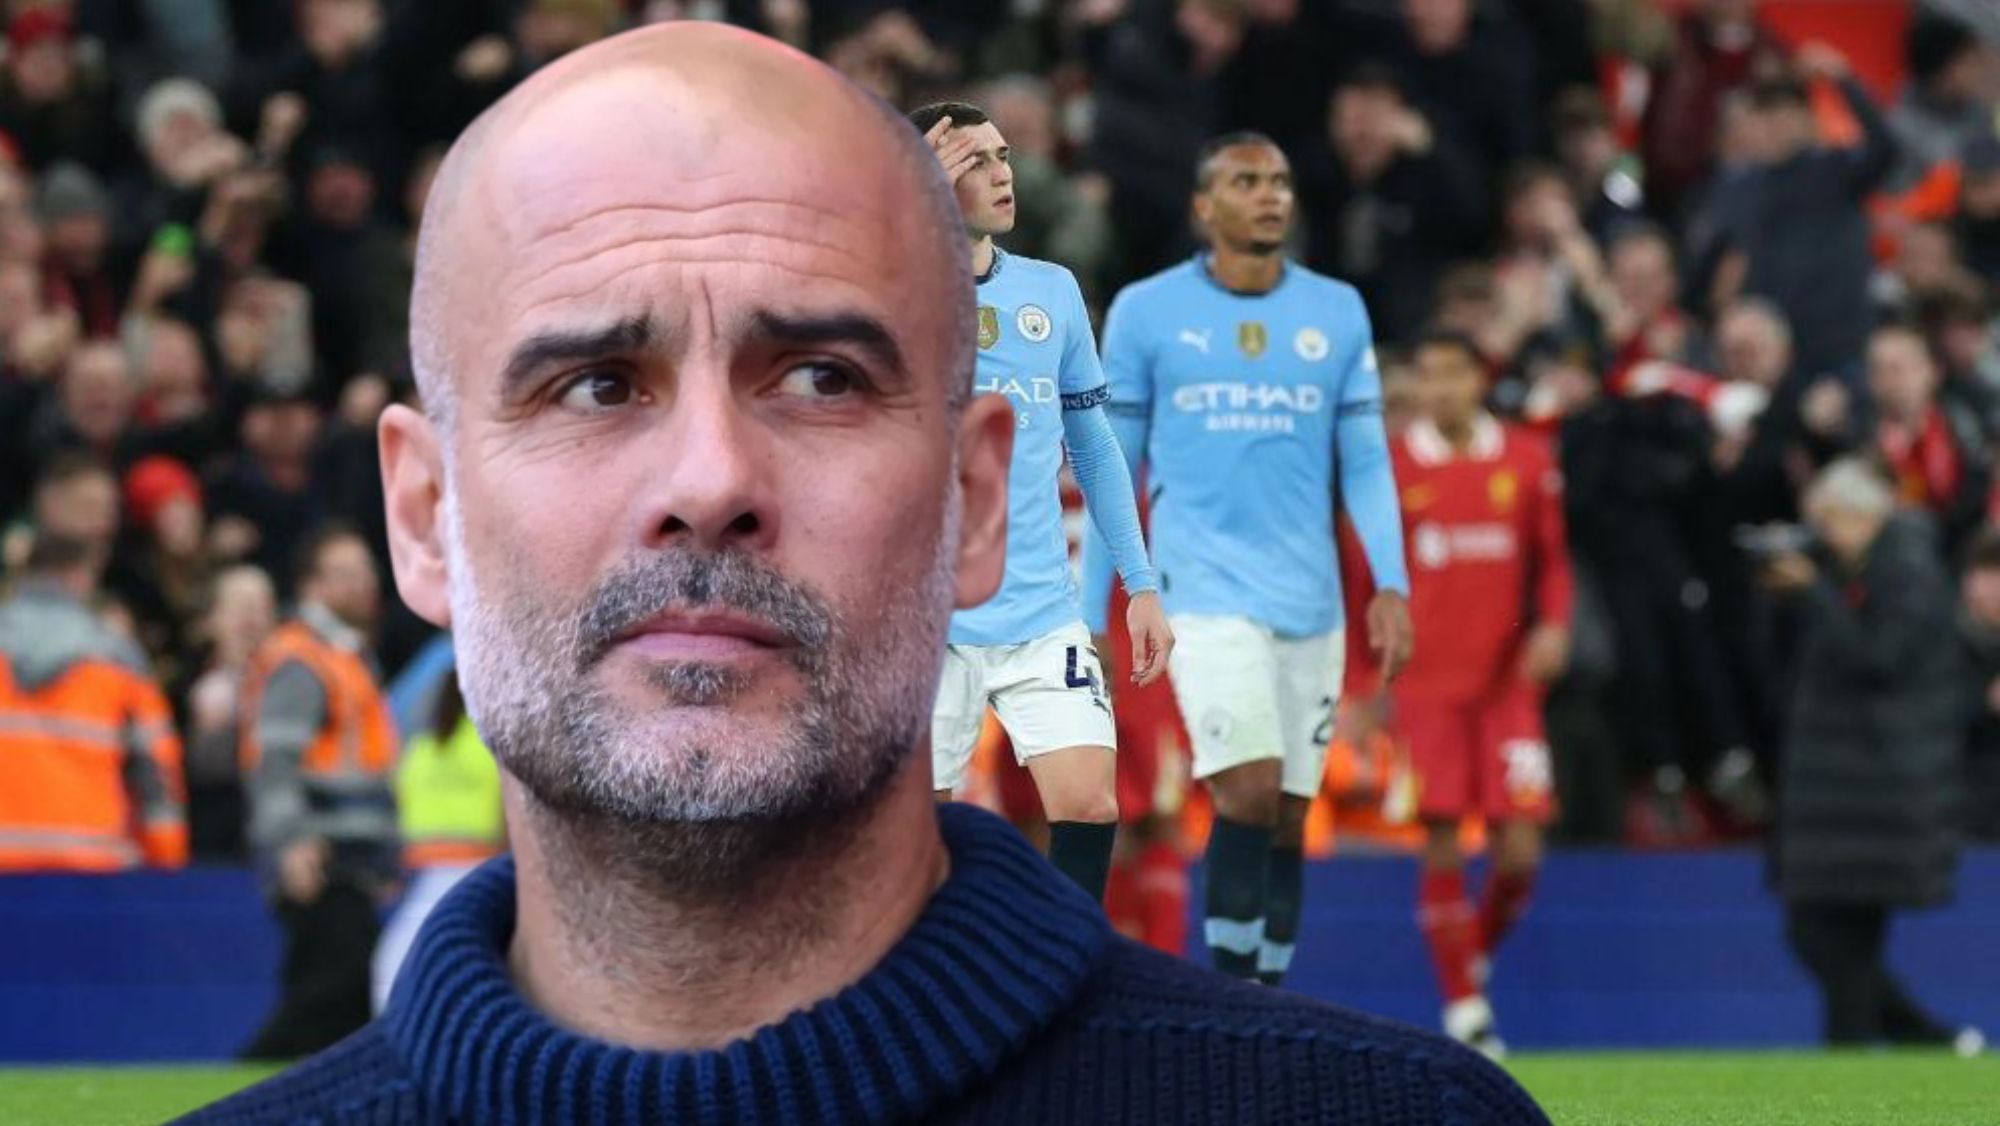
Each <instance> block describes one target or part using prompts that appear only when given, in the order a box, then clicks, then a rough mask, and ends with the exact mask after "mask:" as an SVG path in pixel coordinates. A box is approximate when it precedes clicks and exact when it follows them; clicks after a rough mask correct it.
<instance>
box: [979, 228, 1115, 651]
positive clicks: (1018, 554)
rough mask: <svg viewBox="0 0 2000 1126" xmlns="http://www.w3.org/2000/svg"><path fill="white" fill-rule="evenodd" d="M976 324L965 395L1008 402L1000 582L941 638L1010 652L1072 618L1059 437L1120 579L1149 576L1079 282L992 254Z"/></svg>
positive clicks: (1040, 265) (1049, 268)
mask: <svg viewBox="0 0 2000 1126" xmlns="http://www.w3.org/2000/svg"><path fill="white" fill-rule="evenodd" d="M978 316H979V360H978V367H977V370H976V372H975V375H974V377H973V382H974V390H975V391H978V392H980V393H995V394H1000V395H1004V396H1006V397H1007V399H1008V401H1009V402H1011V403H1012V404H1013V406H1014V419H1015V425H1016V429H1015V431H1014V457H1013V462H1012V464H1011V465H1010V466H1009V467H1008V474H1007V574H1006V578H1005V579H1004V580H1002V582H1001V584H1000V590H999V592H998V593H996V594H995V595H994V596H993V597H992V598H991V599H989V600H988V601H986V602H985V603H982V604H981V605H979V606H976V607H974V608H973V609H970V610H961V611H959V612H958V613H956V614H953V615H952V619H951V635H950V638H951V643H952V644H954V645H1014V644H1019V643H1021V642H1024V641H1032V640H1034V639H1036V638H1038V637H1042V636H1044V635H1047V634H1049V633H1053V632H1055V631H1056V630H1057V629H1060V628H1062V627H1063V626H1066V625H1069V624H1071V623H1074V622H1076V621H1077V620H1078V619H1079V618H1080V617H1081V608H1080V607H1079V605H1078V602H1077V586H1076V577H1075V573H1074V571H1073V569H1072V568H1071V567H1070V562H1069V542H1068V539H1067V538H1066V537H1065V536H1064V534H1063V522H1062V497H1061V494H1060V491H1059V478H1060V475H1061V473H1062V464H1063V453H1064V440H1065V436H1066V435H1067V436H1068V437H1069V438H1070V440H1071V441H1077V440H1078V439H1079V438H1081V444H1080V445H1079V447H1078V448H1077V449H1075V450H1072V451H1071V452H1072V455H1073V460H1074V461H1075V462H1076V466H1075V468H1076V472H1077V481H1078V484H1079V486H1081V487H1082V489H1083V492H1084V501H1085V504H1086V506H1087V507H1088V508H1089V509H1090V510H1091V513H1092V517H1093V519H1095V520H1096V521H1098V522H1099V523H1101V524H1104V525H1105V527H1106V530H1108V531H1110V532H1111V535H1110V542H1111V545H1112V546H1111V549H1110V551H1111V554H1112V555H1113V556H1114V557H1115V562H1116V563H1117V565H1118V570H1119V572H1120V574H1122V575H1123V576H1124V577H1125V580H1126V582H1127V583H1128V584H1129V585H1133V586H1136V587H1138V588H1140V589H1151V588H1152V586H1153V584H1154V579H1153V574H1152V567H1151V564H1150V563H1149V562H1148V561H1147V559H1146V552H1145V546H1144V542H1143V540H1142V539H1141V537H1140V532H1139V517H1138V508H1137V504H1136V502H1135V501H1134V499H1133V494H1132V484H1131V478H1130V475H1129V473H1128V471H1127V469H1126V465H1125V461H1124V458H1123V457H1122V455H1121V453H1120V451H1119V450H1118V448H1117V446H1116V443H1115V440H1114V439H1113V437H1112V434H1111V427H1110V426H1109V424H1108V423H1107V422H1106V421H1105V420H1104V417H1103V405H1104V403H1105V401H1106V399H1107V398H1108V397H1109V391H1108V390H1107V388H1106V386H1105V382H1104V369H1103V367H1102V366H1101V365H1100V364H1099V362H1098V358H1097V341H1096V339H1095V337H1094V334H1093V333H1092V332H1091V329H1090V314H1089V313H1088V312H1087V311H1086V310H1085V308H1084V304H1083V292H1082V291H1081V290H1080V289H1078V288H1077V284H1076V278H1074V277H1072V276H1071V275H1070V272H1069V271H1068V270H1066V269H1064V268H1063V267H1061V266H1058V265H1056V264H1055V263H1053V262H1043V261H1040V260H1038V259H1034V258H1023V257H1020V256H1018V255H1012V254H1005V253H1002V252H1000V251H998V250H996V251H994V255H993V268H992V270H990V271H989V272H988V273H987V275H986V277H985V278H984V279H983V280H982V281H980V283H979V312H978ZM1089 423H1094V424H1095V425H1094V426H1092V425H1088V424H1089ZM1109 565H1110V564H1109V563H1107V566H1109Z"/></svg>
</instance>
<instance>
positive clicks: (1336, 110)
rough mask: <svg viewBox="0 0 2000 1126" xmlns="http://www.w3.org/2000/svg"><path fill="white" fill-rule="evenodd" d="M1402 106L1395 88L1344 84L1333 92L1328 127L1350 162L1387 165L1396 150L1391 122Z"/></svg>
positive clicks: (1377, 165)
mask: <svg viewBox="0 0 2000 1126" xmlns="http://www.w3.org/2000/svg"><path fill="white" fill-rule="evenodd" d="M1399 108H1401V99H1399V98H1398V97H1397V96H1396V94H1395V92H1394V91H1392V90H1385V89H1382V88H1380V87H1377V86H1343V87H1342V88H1340V89H1339V90H1336V91H1335V92H1334V95H1333V103H1332V106H1331V112H1330V113H1329V114H1328V121H1327V127H1328V130H1329V132H1330V133H1331V135H1332V137H1333V146H1334V149H1335V150H1336V151H1338V152H1339V153H1340V155H1341V156H1342V157H1344V158H1346V159H1347V161H1348V162H1349V163H1351V164H1358V165H1361V166H1362V167H1364V168H1376V167H1380V166H1382V165H1386V164H1388V163H1389V161H1390V160H1391V159H1392V158H1393V157H1394V156H1395V154H1396V139H1395V137H1394V135H1393V134H1392V132H1391V129H1390V126H1391V124H1392V122H1393V121H1394V119H1395V114H1396V111H1397V110H1398V109H1399Z"/></svg>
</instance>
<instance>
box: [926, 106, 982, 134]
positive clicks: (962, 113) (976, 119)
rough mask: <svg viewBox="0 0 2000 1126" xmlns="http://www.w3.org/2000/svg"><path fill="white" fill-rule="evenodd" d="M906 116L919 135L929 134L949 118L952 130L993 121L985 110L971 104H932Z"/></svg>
mask: <svg viewBox="0 0 2000 1126" xmlns="http://www.w3.org/2000/svg"><path fill="white" fill-rule="evenodd" d="M908 116H909V119H910V124H912V125H914V126H916V127H917V132H919V133H928V132H930V131H931V127H932V126H934V125H936V124H937V123H938V122H940V121H942V120H944V119H945V118H947V117H949V118H951V127H952V128H953V129H957V128H959V127H961V126H965V125H984V124H986V123H987V122H988V121H991V120H993V119H992V118H990V117H988V116H986V111H985V110H983V109H980V108H979V107H978V106H975V105H973V104H972V103H971V102H932V103H931V104H929V105H926V106H918V107H917V108H916V109H913V110H911V111H910V112H909V115H908Z"/></svg>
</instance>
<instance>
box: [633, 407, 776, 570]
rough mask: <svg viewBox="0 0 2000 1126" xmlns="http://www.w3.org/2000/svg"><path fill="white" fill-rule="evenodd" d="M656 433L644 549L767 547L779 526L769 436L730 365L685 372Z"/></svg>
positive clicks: (647, 492) (645, 508) (644, 515)
mask: <svg viewBox="0 0 2000 1126" xmlns="http://www.w3.org/2000/svg"><path fill="white" fill-rule="evenodd" d="M683 376H684V378H683V380H682V383H681V385H680V386H679V387H678V388H677V389H676V391H675V394H674V399H673V402H672V405H671V406H670V408H669V409H668V411H667V415H666V423H665V426H664V428H663V429H664V432H663V433H662V434H661V435H660V437H659V443H658V449H659V455H658V457H657V458H656V459H655V465H656V467H657V468H656V470H655V472H654V474H653V475H652V476H651V479H650V480H649V482H648V487H647V488H646V490H645V502H644V505H643V508H642V511H641V515H640V518H641V520H642V521H643V525H642V527H641V529H640V535H641V537H642V539H643V540H644V541H645V544H646V546H648V547H655V548H658V547H667V546H670V545H672V544H675V543H677V542H678V543H679V544H681V545H682V546H686V547H693V548H697V549H700V550H704V551H722V550H726V549H731V548H738V549H756V548H759V547H763V546H767V545H768V544H769V542H770V541H771V539H772V537H773V536H774V535H775V534H776V532H777V527H778V521H777V513H776V511H775V509H774V508H773V506H772V503H771V498H772V492H771V488H770V480H769V477H768V470H769V465H770V458H769V455H770V448H769V446H768V438H767V437H766V436H765V435H764V433H763V430H762V427H760V426H759V425H758V424H757V422H756V420H755V419H753V418H751V417H749V416H748V414H747V411H746V408H745V404H744V403H743V402H742V401H741V400H740V399H739V397H738V396H737V394H736V391H735V388H734V387H733V386H732V384H731V382H730V379H729V376H728V373H727V371H718V372H715V373H712V374H701V373H696V372H684V373H683Z"/></svg>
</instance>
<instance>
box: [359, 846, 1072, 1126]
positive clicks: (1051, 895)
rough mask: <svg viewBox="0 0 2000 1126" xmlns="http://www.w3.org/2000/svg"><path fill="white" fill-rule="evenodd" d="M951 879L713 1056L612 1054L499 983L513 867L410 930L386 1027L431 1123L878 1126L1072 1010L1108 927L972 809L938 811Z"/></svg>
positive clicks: (912, 1110) (965, 1082)
mask: <svg viewBox="0 0 2000 1126" xmlns="http://www.w3.org/2000/svg"><path fill="white" fill-rule="evenodd" d="M938 820H939V826H940V828H941V829H942V830H943V834H944V840H945V845H946V847H947V848H948V849H949V851H950V853H951V875H950V877H949V878H948V879H947V880H946V882H945V883H944V885H943V886H942V887H941V888H939V890H938V892H937V894H936V895H935V896H933V897H932V899H931V901H930V903H929V904H928V905H927V906H926V907H925V909H924V911H923V913H922V914H921V915H920V916H919V917H918V919H917V922H916V925H915V926H914V927H912V928H911V929H910V931H909V932H908V933H907V934H905V935H904V936H903V938H902V939H901V940H900V941H898V942H897V943H896V945H895V946H894V947H893V948H892V949H891V950H890V951H889V953H888V955H887V956H886V957H885V958H883V960H882V961H881V962H880V963H879V964H877V965H876V966H875V968H874V969H872V970H870V971H869V972H868V973H867V974H866V975H865V976H864V977H862V978H861V980H859V981H857V982H855V983H854V984H853V985H851V986H849V987H847V988H846V989H843V990H841V991H840V992H839V993H836V994H835V995H833V996H832V997H829V998H827V999H825V1000H823V1001H821V1002H819V1003H817V1004H815V1005H813V1006H812V1007H811V1008H809V1009H805V1010H803V1011H800V1012H796V1013H793V1014H792V1015H791V1016H789V1017H787V1018H785V1019H784V1020H782V1021H779V1022H778V1023H776V1024H772V1025H767V1026H766V1027H764V1028H762V1029H760V1030H758V1031H757V1032H756V1033H755V1034H753V1035H752V1036H750V1037H749V1038H747V1039H744V1040H739V1041H736V1042H735V1043H733V1044H730V1045H729V1046H728V1047H726V1048H724V1049H721V1050H718V1051H707V1052H683V1053H662V1052H645V1051H636V1050H633V1049H630V1048H621V1047H617V1046H615V1045H611V1044H607V1043H604V1042H602V1041H599V1040H593V1039H590V1038H588V1037H584V1036H579V1035H577V1034H575V1033H572V1032H569V1031H566V1030H564V1029H562V1028H560V1027H558V1026H556V1025H555V1024H554V1023H552V1022H551V1021H549V1020H548V1019H547V1018H545V1017H543V1016H542V1015H541V1013H539V1012H537V1011H536V1010H535V1009H534V1008H533V1007H531V1006H530V1005H529V1004H528V1002H527V1001H526V999H524V998H523V997H522V996H521V994H520V992H519V991H518V990H517V989H516V988H515V986H514V983H513V981H512V979H511V977H510V975H509V973H508V967H507V947H508V943H509V942H510V940H511V939H512V937H513V932H514V902H515V899H514V895H515V892H514V864H513V860H512V859H511V858H507V857H502V858H500V859H497V860H494V861H491V862H489V863H487V864H486V865H485V866H483V867H481V868H480V869H479V870H478V871H476V872H474V873H473V874H472V875H470V876H468V877H466V879H464V880H463V881H461V882H460V883H459V885H458V886H457V887H456V888H454V889H453V890H452V891H451V893H450V894H449V895H447V896H446V897H445V899H444V901H443V902H442V903H441V904H439V906H438V907H437V909H436V910H435V911H434V912H433V913H432V914H431V917H430V918H429V920H428V921H427V922H426V923H425V925H424V928H423V932H422V934H421V935H420V936H419V937H418V939H417V942H416V945H415V947H414V948H413V950H412V951H411V954H410V959H409V963H408V964H407V965H406V966H405V968H404V970H403V972H402V975H401V977H400V978H399V979H398V981H397V984H396V989H395V994H394V996H393V998H392V1000H391V1002H390V1005H389V1009H388V1012H387V1013H386V1014H385V1015H384V1017H383V1021H384V1026H385V1029H386V1031H387V1033H388V1035H389V1037H390V1039H391V1040H392V1041H393V1042H394V1044H395V1045H396V1047H397V1050H398V1052H399V1054H400V1055H401V1057H402V1059H403V1060H404V1063H405V1065H406V1066H407V1067H408V1069H409V1070H410V1072H411V1073H412V1076H413V1078H414V1079H415V1081H416V1082H417V1083H418V1085H419V1086H420V1087H421V1088H422V1089H423V1091H424V1093H425V1096H426V1098H427V1101H429V1103H430V1104H431V1106H432V1107H433V1108H434V1110H435V1111H437V1112H440V1113H450V1114H452V1115H454V1116H456V1118H457V1119H458V1120H461V1121H468V1122H480V1123H508V1124H511V1123H526V1122H535V1121H544V1122H557V1121H560V1122H577V1123H592V1124H602V1126H609V1124H613V1123H641V1122H646V1123H656V1122H662V1121H673V1122H689V1123H693V1122H731V1123H745V1124H751V1123H792V1122H833V1121H853V1122H886V1121H896V1120H902V1119H909V1118H918V1117H922V1116H926V1115H928V1114H931V1113H934V1112H935V1111H936V1110H937V1109H938V1108H939V1107H941V1106H943V1105H945V1104H947V1103H948V1102H949V1101H950V1100H951V1099H953V1098H954V1096H956V1095H958V1094H960V1093H962V1092H964V1091H966V1090H967V1089H969V1088H971V1087H974V1086H976V1085H977V1084H978V1083H979V1082H980V1081H981V1080H982V1079H983V1078H984V1077H987V1076H990V1075H992V1074H993V1072H994V1071H995V1070H996V1069H998V1067H999V1066H1000V1065H1001V1063H1002V1062H1003V1061H1004V1060H1005V1059H1006V1058H1007V1057H1008V1056H1009V1055H1011V1054H1012V1053H1014V1052H1015V1051H1017V1050H1018V1049H1019V1048H1020V1047H1021V1046H1022V1045H1023V1044H1024V1043H1026V1042H1027V1041H1028V1040H1029V1039H1030V1038H1031V1037H1032V1036H1033V1035H1034V1033H1035V1032H1036V1031H1037V1030H1038V1029H1040V1028H1043V1027H1045V1026H1047V1025H1048V1024H1049V1023H1050V1022H1051V1021H1052V1020H1054V1018H1055V1017H1056V1016H1057V1014H1059V1013H1060V1012H1061V1011H1062V1010H1063V1009H1064V1008H1066V1007H1067V1006H1068V1005H1069V1004H1070V1002H1071V1001H1072V1000H1073V999H1074V998H1075V997H1076V995H1077V993H1078V992H1079V991H1080V990H1081V988H1082V987H1083V985H1084V983H1085V981H1086V980H1087V979H1088V978H1089V976H1090V974H1091V971H1092V970H1093V968H1094V967H1095V966H1096V964H1097V962H1098V960H1099V959H1100V958H1101V957H1102V955H1103V953H1104V951H1105V949H1106V946H1107V942H1108V939H1109V936H1110V927H1109V925H1108V924H1107V923H1106V922H1105V919H1104V916H1103V913H1102V912H1101V911H1099V910H1098V908H1097V905H1096V904H1094V903H1092V902H1091V901H1090V899H1089V898H1088V897H1087V896H1085V895H1084V894H1083V893H1082V892H1081V891H1079V890H1078V889H1077V888H1076V887H1075V886H1074V885H1072V884H1071V883H1070V882H1069V881H1068V880H1067V879H1066V878H1064V877H1063V876H1062V875H1060V874H1059V873H1057V872H1056V871H1055V869H1053V868H1051V867H1049V865H1048V863H1047V861H1045V860H1043V859H1042V858H1041V856H1040V855H1038V854H1037V853H1036V852H1035V851H1034V849H1033V848H1031V847H1030V846H1029V845H1028V843H1027V842H1026V841H1024V840H1023V839H1022V838H1021V837H1020V835H1019V834H1017V833H1016V832H1015V831H1014V829H1013V828H1012V827H1011V826H1009V825H1008V824H1006V823H1005V822H1003V821H1001V820H1000V819H999V818H997V817H994V816H993V815H991V814H988V813H985V812H982V811H979V810H976V809H973V808H970V807H966V806H943V807H940V809H939V812H938Z"/></svg>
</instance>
